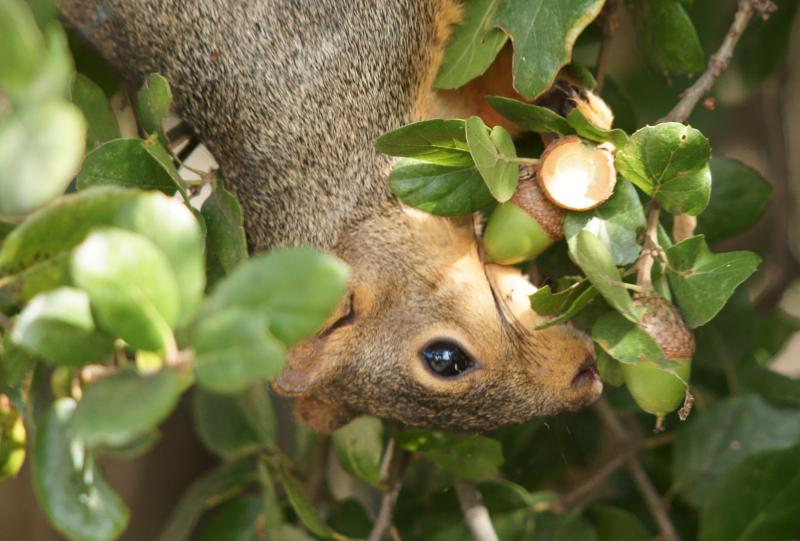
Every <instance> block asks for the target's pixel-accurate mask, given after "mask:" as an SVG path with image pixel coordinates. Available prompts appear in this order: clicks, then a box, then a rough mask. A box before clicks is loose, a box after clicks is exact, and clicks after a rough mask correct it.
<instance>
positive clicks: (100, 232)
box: [70, 227, 180, 351]
mask: <svg viewBox="0 0 800 541" xmlns="http://www.w3.org/2000/svg"><path fill="white" fill-rule="evenodd" d="M70 266H71V273H72V278H73V280H74V281H75V284H76V285H77V286H78V287H80V288H81V289H84V290H85V291H86V292H87V293H88V294H89V299H90V300H91V302H92V307H93V308H94V310H95V311H96V313H97V316H98V324H99V326H100V327H101V328H104V329H106V330H108V331H109V332H111V333H112V334H113V335H114V336H119V337H120V338H122V339H124V340H125V341H126V342H128V343H129V344H131V345H132V346H134V347H135V348H139V349H145V350H148V351H161V350H162V349H163V348H164V347H165V346H166V345H167V343H168V342H169V341H170V340H171V339H172V338H171V332H170V327H171V325H173V324H174V323H175V322H176V320H177V318H178V314H179V309H180V299H179V296H178V284H177V282H176V280H175V276H174V274H173V272H172V269H171V268H170V265H169V261H168V260H167V258H166V257H165V256H164V255H163V254H162V253H161V251H160V250H158V248H156V247H155V245H154V244H153V243H152V242H150V241H149V240H147V239H146V238H144V237H142V236H141V235H137V234H135V233H130V232H128V231H124V230H122V229H116V228H110V227H109V228H102V229H97V230H95V232H93V233H92V234H91V235H89V236H88V237H87V238H86V240H84V241H83V242H82V243H81V244H80V245H79V246H78V247H77V248H76V249H75V252H74V253H73V254H72V260H71V265H70Z"/></svg>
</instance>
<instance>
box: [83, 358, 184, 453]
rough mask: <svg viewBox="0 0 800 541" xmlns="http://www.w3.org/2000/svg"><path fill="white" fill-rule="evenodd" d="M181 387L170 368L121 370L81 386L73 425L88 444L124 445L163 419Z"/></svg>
mask: <svg viewBox="0 0 800 541" xmlns="http://www.w3.org/2000/svg"><path fill="white" fill-rule="evenodd" d="M184 388H185V382H184V381H182V380H181V377H180V376H179V375H178V374H176V373H175V372H173V371H171V370H167V369H165V370H161V371H159V372H157V373H155V374H152V375H142V374H139V373H138V372H136V371H135V370H122V371H120V372H119V373H117V374H115V375H113V376H109V377H107V378H103V379H101V380H99V381H98V382H96V383H93V384H92V385H88V386H86V387H85V388H84V389H85V390H84V395H83V398H81V401H80V402H79V403H78V408H77V409H76V410H75V414H74V415H73V418H72V422H71V426H72V429H73V430H74V432H75V435H76V436H77V437H78V438H80V439H81V440H82V441H83V442H84V443H85V444H86V446H88V447H90V448H94V447H100V446H104V445H107V446H112V447H113V446H121V445H126V444H128V443H130V442H132V441H133V440H135V439H136V438H138V437H139V436H142V435H144V434H146V433H148V432H150V431H151V430H153V429H154V428H155V427H156V426H157V425H158V424H159V423H161V421H163V420H164V419H166V418H167V417H168V416H169V414H170V413H172V410H173V409H174V408H175V406H176V404H177V403H178V398H179V397H180V395H181V393H182V392H183V389H184ZM145 397H146V399H145Z"/></svg>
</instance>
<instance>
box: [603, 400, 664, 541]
mask: <svg viewBox="0 0 800 541" xmlns="http://www.w3.org/2000/svg"><path fill="white" fill-rule="evenodd" d="M594 410H595V412H596V413H597V416H598V417H600V420H601V421H602V422H603V424H604V425H605V426H606V428H608V430H609V431H610V432H611V433H612V434H613V435H614V437H616V438H618V439H620V440H622V441H631V440H632V437H631V435H630V433H629V432H628V431H627V430H626V429H625V427H624V426H622V423H620V422H619V419H617V415H616V414H615V413H614V410H612V409H611V406H609V405H608V402H606V401H605V400H604V399H600V400H599V401H598V402H597V403H596V404H595V405H594ZM625 465H626V467H627V469H628V472H629V473H630V474H631V478H632V479H633V482H634V484H635V485H636V488H637V490H638V491H639V493H640V494H641V495H642V497H643V498H644V502H645V504H646V505H647V508H648V509H649V511H650V514H652V515H653V518H654V519H655V521H656V523H657V524H658V529H659V530H660V532H661V537H662V538H663V539H664V541H680V537H678V532H676V531H675V527H674V526H673V525H672V522H671V521H670V519H669V516H667V512H666V511H665V510H664V505H663V504H662V502H661V498H660V497H659V495H658V493H657V492H656V489H655V488H654V487H653V483H652V481H650V478H649V477H648V476H647V472H645V471H644V468H643V467H642V465H641V463H640V462H639V457H638V456H636V455H631V456H629V457H628V458H626V460H625Z"/></svg>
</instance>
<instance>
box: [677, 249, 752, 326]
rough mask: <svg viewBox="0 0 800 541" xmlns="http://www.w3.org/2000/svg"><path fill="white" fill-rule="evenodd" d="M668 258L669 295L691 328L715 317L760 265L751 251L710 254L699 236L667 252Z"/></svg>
mask: <svg viewBox="0 0 800 541" xmlns="http://www.w3.org/2000/svg"><path fill="white" fill-rule="evenodd" d="M667 259H668V260H669V266H668V267H667V276H668V278H669V283H670V286H671V287H672V292H673V293H674V295H675V299H676V301H677V304H678V306H679V307H680V309H681V312H682V313H683V317H684V319H685V320H686V324H687V325H688V326H689V327H691V328H694V327H699V326H701V325H705V324H706V323H708V322H709V321H710V320H711V319H712V318H713V317H714V316H715V315H717V313H719V311H720V310H722V308H723V307H724V306H725V303H727V302H728V299H729V298H730V296H731V295H733V292H734V290H735V289H736V288H737V287H738V286H739V285H740V284H741V283H742V282H744V281H745V280H746V279H747V278H748V277H749V276H750V275H751V274H753V273H754V272H755V270H756V268H757V267H758V265H759V263H760V262H761V258H760V257H758V256H757V255H756V254H754V253H753V252H744V251H740V252H727V253H723V254H713V253H711V251H710V250H709V249H708V246H707V245H706V242H705V239H704V238H703V236H702V235H698V236H695V237H691V238H688V239H686V240H684V241H682V242H680V243H678V244H676V245H675V246H673V247H671V248H669V249H667Z"/></svg>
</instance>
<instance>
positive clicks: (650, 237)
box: [636, 199, 661, 292]
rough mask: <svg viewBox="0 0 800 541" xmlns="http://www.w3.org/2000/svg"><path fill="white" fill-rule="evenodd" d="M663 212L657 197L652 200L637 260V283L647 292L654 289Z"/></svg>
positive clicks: (659, 251) (659, 252)
mask: <svg viewBox="0 0 800 541" xmlns="http://www.w3.org/2000/svg"><path fill="white" fill-rule="evenodd" d="M660 213H661V206H660V205H659V204H658V202H657V201H656V200H655V199H651V200H650V206H649V207H648V210H647V227H646V228H645V232H644V246H642V253H641V255H640V256H639V261H637V262H636V284H637V285H639V286H640V287H641V288H642V289H643V290H644V291H645V292H650V291H652V289H653V277H652V273H653V261H654V259H655V258H656V257H659V256H660V254H661V246H660V245H659V244H658V217H659V215H660Z"/></svg>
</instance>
